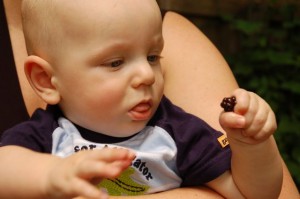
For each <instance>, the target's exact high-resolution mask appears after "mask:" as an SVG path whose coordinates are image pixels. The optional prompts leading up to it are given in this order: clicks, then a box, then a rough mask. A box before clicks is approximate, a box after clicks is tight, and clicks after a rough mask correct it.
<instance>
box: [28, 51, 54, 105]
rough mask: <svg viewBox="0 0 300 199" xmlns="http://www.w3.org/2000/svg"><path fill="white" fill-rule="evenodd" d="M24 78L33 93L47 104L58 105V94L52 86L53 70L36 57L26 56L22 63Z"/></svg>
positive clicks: (45, 62)
mask: <svg viewBox="0 0 300 199" xmlns="http://www.w3.org/2000/svg"><path fill="white" fill-rule="evenodd" d="M24 69H25V74H26V77H27V79H28V81H29V83H30V85H31V87H32V88H33V89H34V91H35V92H36V93H37V94H38V95H39V96H40V97H41V98H42V99H43V100H44V101H45V102H46V103H47V104H52V105H54V104H58V103H59V101H60V94H59V92H58V90H57V89H56V88H55V86H54V85H53V84H52V81H51V79H52V78H53V74H52V71H53V68H52V66H51V65H50V64H49V63H48V62H47V61H45V60H44V59H42V58H40V57H38V56H34V55H31V56H28V57H27V58H26V60H25V63H24Z"/></svg>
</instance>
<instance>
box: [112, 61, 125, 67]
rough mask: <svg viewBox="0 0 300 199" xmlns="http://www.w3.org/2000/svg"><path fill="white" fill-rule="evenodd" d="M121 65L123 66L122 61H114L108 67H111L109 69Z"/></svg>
mask: <svg viewBox="0 0 300 199" xmlns="http://www.w3.org/2000/svg"><path fill="white" fill-rule="evenodd" d="M122 64H123V61H122V60H116V61H113V62H111V63H110V66H111V67H118V66H120V65H122Z"/></svg>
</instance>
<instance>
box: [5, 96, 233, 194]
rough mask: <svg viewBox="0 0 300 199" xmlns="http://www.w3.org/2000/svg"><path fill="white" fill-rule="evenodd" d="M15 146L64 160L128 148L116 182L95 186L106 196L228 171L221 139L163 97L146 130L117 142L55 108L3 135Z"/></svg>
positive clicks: (178, 184)
mask: <svg viewBox="0 0 300 199" xmlns="http://www.w3.org/2000/svg"><path fill="white" fill-rule="evenodd" d="M5 145H19V146H24V147H27V148H29V149H32V150H35V151H39V152H44V153H52V154H53V155H57V156H60V157H67V156H69V155H71V154H74V153H76V152H78V151H80V150H95V149H101V148H104V147H117V148H127V149H131V150H133V151H134V152H135V153H136V158H135V159H134V160H133V162H132V164H131V166H130V167H129V168H128V169H127V170H125V171H124V172H123V173H122V174H121V176H119V177H118V178H117V179H113V180H112V179H105V180H103V181H102V182H101V183H100V184H99V185H98V186H99V187H101V188H102V189H106V190H107V192H108V193H109V194H110V195H139V194H147V193H155V192H160V191H164V190H169V189H173V188H176V187H184V186H197V185H202V184H204V183H206V182H209V181H211V180H213V179H215V178H217V177H218V176H219V175H221V174H222V173H224V172H225V171H226V170H229V169H230V161H231V151H230V148H229V146H228V144H227V143H226V137H225V136H224V135H223V134H222V133H221V132H218V131H216V130H214V129H213V128H211V127H210V126H209V125H208V124H207V123H205V122H204V121H203V120H201V119H199V118H197V117H195V116H193V115H191V114H188V113H186V112H184V111H183V110H182V109H181V108H179V107H177V106H175V105H173V104H172V103H171V102H170V101H169V100H168V99H167V98H166V97H163V98H162V101H161V103H160V105H159V107H158V109H157V111H156V113H155V115H154V116H153V118H152V119H151V120H150V121H149V123H148V124H147V125H146V127H145V128H144V129H143V130H142V131H140V132H138V133H136V134H135V135H133V136H130V137H125V138H117V137H112V136H107V135H104V134H101V133H97V132H92V131H90V130H88V129H85V128H82V127H80V126H78V125H76V124H74V123H72V122H71V121H70V120H68V119H67V118H65V117H64V115H63V114H62V113H61V111H60V110H59V108H58V107H57V106H48V108H47V110H42V109H38V110H37V111H36V112H35V113H34V114H33V116H32V118H31V119H30V120H29V121H27V122H24V123H21V124H19V125H17V126H15V127H13V128H11V129H9V130H7V131H6V132H5V133H4V136H3V138H2V142H1V146H5Z"/></svg>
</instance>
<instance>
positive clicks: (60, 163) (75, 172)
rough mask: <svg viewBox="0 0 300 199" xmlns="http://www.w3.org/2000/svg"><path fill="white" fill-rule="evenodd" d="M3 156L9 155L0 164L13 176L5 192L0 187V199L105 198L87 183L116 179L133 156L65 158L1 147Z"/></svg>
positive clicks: (99, 153) (107, 153) (115, 152)
mask: <svg viewBox="0 0 300 199" xmlns="http://www.w3.org/2000/svg"><path fill="white" fill-rule="evenodd" d="M6 149H7V150H6ZM4 152H6V153H8V154H9V155H8V154H6V156H5V157H6V158H5V159H3V158H2V159H1V160H4V161H7V162H10V164H11V166H10V167H9V168H7V170H8V171H7V172H10V173H15V174H16V177H15V178H8V179H7V180H6V181H5V179H4V180H3V183H6V185H5V186H4V187H6V190H4V189H2V188H1V187H0V191H1V193H3V194H2V195H1V196H3V198H19V199H21V198H73V197H75V196H79V195H80V196H84V197H86V198H89V199H94V198H95V199H96V198H97V199H99V198H107V195H106V194H104V193H103V192H101V191H100V190H99V189H98V188H96V187H95V186H93V185H92V183H90V182H95V181H97V182H99V180H101V179H102V178H114V177H117V176H118V175H119V174H120V173H121V172H122V171H123V170H124V169H126V168H127V167H128V166H129V165H130V164H131V162H132V160H133V159H134V154H133V153H132V152H129V151H128V150H123V149H108V148H107V149H101V150H93V151H81V152H78V153H76V154H74V155H71V156H69V157H67V158H59V157H56V156H51V155H48V154H41V153H33V152H32V151H30V150H27V149H24V148H21V147H15V146H12V147H10V146H6V147H4V148H3V149H2V150H1V153H4ZM0 155H1V154H0ZM15 160H18V161H15ZM22 162H26V163H25V164H23V166H21V165H20V164H19V163H22ZM29 171H31V172H30V174H29V173H28V172H29ZM28 177H30V179H28ZM13 179H14V180H13ZM15 185H17V186H18V187H19V188H18V191H13V192H11V191H9V190H17V189H16V188H14V186H15ZM10 187H11V188H10ZM5 193H7V194H5Z"/></svg>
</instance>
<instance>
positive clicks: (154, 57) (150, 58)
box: [147, 55, 160, 63]
mask: <svg viewBox="0 0 300 199" xmlns="http://www.w3.org/2000/svg"><path fill="white" fill-rule="evenodd" d="M159 59H160V56H159V55H149V56H148V57H147V60H148V62H151V63H155V62H157V61H159Z"/></svg>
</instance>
